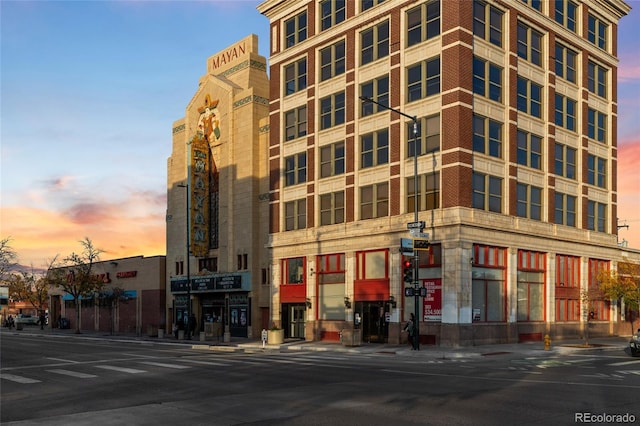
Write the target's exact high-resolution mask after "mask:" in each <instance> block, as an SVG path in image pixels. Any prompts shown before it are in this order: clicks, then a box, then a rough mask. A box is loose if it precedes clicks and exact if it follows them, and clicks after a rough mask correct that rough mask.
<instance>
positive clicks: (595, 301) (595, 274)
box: [585, 259, 611, 321]
mask: <svg viewBox="0 0 640 426" xmlns="http://www.w3.org/2000/svg"><path fill="white" fill-rule="evenodd" d="M608 270H609V262H608V261H606V260H600V259H589V293H588V299H589V300H588V302H587V303H588V306H585V310H586V311H587V312H585V314H587V315H589V316H590V318H591V319H593V320H596V321H608V320H609V309H610V304H611V303H610V301H609V300H605V299H604V298H603V297H602V296H601V295H600V291H599V290H598V286H599V282H600V280H599V275H600V273H601V272H603V271H608Z"/></svg>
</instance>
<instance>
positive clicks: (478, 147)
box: [473, 114, 502, 158]
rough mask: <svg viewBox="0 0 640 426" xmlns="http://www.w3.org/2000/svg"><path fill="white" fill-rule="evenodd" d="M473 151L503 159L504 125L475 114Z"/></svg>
mask: <svg viewBox="0 0 640 426" xmlns="http://www.w3.org/2000/svg"><path fill="white" fill-rule="evenodd" d="M473 150H474V151H475V152H480V153H482V154H486V155H490V156H492V157H496V158H502V123H500V122H499V121H495V120H492V119H490V118H487V117H482V116H480V115H477V114H474V116H473Z"/></svg>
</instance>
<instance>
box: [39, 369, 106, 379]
mask: <svg viewBox="0 0 640 426" xmlns="http://www.w3.org/2000/svg"><path fill="white" fill-rule="evenodd" d="M47 371H48V372H49V373H55V374H63V375H65V376H71V377H77V378H79V379H92V378H94V377H98V376H96V375H95V374H87V373H80V372H78V371H71V370H47Z"/></svg>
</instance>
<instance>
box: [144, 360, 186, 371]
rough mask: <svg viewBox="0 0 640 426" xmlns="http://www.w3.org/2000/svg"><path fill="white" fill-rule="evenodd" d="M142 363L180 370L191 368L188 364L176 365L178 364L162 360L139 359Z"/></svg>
mask: <svg viewBox="0 0 640 426" xmlns="http://www.w3.org/2000/svg"><path fill="white" fill-rule="evenodd" d="M139 362H140V364H145V365H155V366H156V367H165V368H175V369H178V370H181V369H184V368H191V367H190V366H188V365H176V364H165V363H162V362H153V361H139Z"/></svg>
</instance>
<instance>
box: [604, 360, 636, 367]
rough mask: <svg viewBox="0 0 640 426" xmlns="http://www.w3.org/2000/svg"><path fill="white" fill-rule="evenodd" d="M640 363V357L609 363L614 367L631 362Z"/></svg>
mask: <svg viewBox="0 0 640 426" xmlns="http://www.w3.org/2000/svg"><path fill="white" fill-rule="evenodd" d="M637 363H640V359H635V360H633V361H622V362H614V363H613V364H607V365H610V366H612V367H618V366H620V365H629V364H637Z"/></svg>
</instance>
